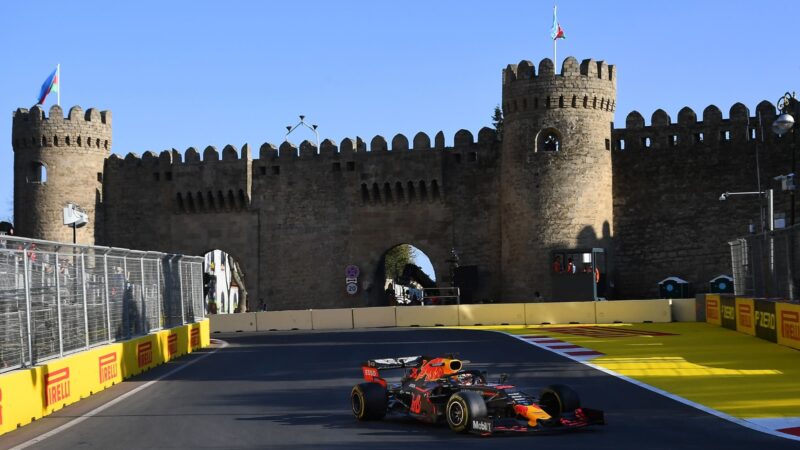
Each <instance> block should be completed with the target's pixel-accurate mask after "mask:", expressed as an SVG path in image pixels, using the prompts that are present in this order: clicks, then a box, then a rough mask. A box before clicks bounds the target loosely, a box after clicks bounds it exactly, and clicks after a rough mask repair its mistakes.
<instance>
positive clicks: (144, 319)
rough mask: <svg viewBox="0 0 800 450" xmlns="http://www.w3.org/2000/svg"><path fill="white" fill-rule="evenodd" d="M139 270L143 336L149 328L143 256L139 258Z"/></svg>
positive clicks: (148, 331) (147, 332)
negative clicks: (140, 274) (140, 273)
mask: <svg viewBox="0 0 800 450" xmlns="http://www.w3.org/2000/svg"><path fill="white" fill-rule="evenodd" d="M139 270H141V272H142V331H144V334H149V333H150V327H148V326H147V289H146V288H145V284H144V255H141V256H140V257H139Z"/></svg>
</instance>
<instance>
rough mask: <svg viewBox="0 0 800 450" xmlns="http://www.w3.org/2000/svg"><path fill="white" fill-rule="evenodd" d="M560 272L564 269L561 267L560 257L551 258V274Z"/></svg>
mask: <svg viewBox="0 0 800 450" xmlns="http://www.w3.org/2000/svg"><path fill="white" fill-rule="evenodd" d="M562 270H564V269H563V268H562V267H561V255H556V256H555V258H553V273H561V271H562Z"/></svg>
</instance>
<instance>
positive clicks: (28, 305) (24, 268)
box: [22, 242, 33, 366]
mask: <svg viewBox="0 0 800 450" xmlns="http://www.w3.org/2000/svg"><path fill="white" fill-rule="evenodd" d="M30 276H31V275H30V273H29V271H28V243H27V242H26V243H25V244H24V245H23V247H22V279H23V283H25V316H26V317H25V319H26V321H27V327H28V362H29V363H30V365H33V337H32V336H31V331H32V327H31V280H30ZM22 365H23V366H25V359H24V358H23V360H22Z"/></svg>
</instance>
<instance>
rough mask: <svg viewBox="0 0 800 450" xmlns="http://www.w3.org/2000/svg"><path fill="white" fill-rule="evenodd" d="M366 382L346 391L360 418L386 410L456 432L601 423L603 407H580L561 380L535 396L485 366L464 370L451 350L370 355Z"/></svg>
mask: <svg viewBox="0 0 800 450" xmlns="http://www.w3.org/2000/svg"><path fill="white" fill-rule="evenodd" d="M361 369H362V372H363V374H364V380H365V381H366V383H361V384H357V385H356V386H355V387H353V390H352V392H351V394H350V400H351V402H352V407H353V414H354V415H355V417H356V419H358V420H378V419H382V418H384V417H385V416H386V414H388V413H397V414H403V415H408V416H411V417H414V418H416V419H418V420H420V421H423V422H428V423H439V422H444V421H446V422H447V424H448V425H449V426H450V429H451V430H453V431H456V432H459V433H476V434H481V435H485V436H488V435H491V434H493V433H497V432H523V433H527V432H536V433H547V432H560V431H568V430H575V429H579V428H583V427H586V426H589V425H603V424H605V420H604V416H603V412H602V411H599V410H595V409H589V408H582V407H581V406H580V400H579V398H578V394H577V393H575V391H573V390H572V389H570V388H569V387H567V386H564V385H560V384H557V385H552V386H548V387H546V388H544V389H543V390H542V391H541V392H540V393H539V395H538V397H535V396H532V395H529V394H526V393H525V392H522V391H520V390H518V389H516V388H515V387H514V386H511V385H509V384H507V383H506V381H507V380H506V379H507V377H506V376H505V375H502V376H501V377H500V380H499V382H498V383H488V382H487V381H486V372H482V371H477V370H464V369H463V363H462V361H460V360H458V359H455V356H454V355H448V356H445V357H437V358H431V357H426V356H407V357H401V358H385V359H372V360H369V361H367V362H366V364H364V365H363V366H362V368H361ZM393 369H396V370H402V371H403V375H402V376H401V378H400V383H398V384H391V385H390V384H389V383H387V381H386V380H385V379H384V378H382V377H381V371H384V370H393Z"/></svg>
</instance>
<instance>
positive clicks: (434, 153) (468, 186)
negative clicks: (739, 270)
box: [12, 57, 791, 310]
mask: <svg viewBox="0 0 800 450" xmlns="http://www.w3.org/2000/svg"><path fill="white" fill-rule="evenodd" d="M615 98H616V74H615V68H614V66H611V65H608V64H606V63H604V62H597V61H593V60H584V61H583V62H581V63H578V61H577V60H575V59H574V58H571V57H570V58H567V59H566V60H565V61H564V63H563V65H562V70H561V73H560V74H556V73H555V70H554V65H553V62H552V61H550V60H548V59H545V60H543V61H541V62H540V63H539V65H538V70H537V69H536V68H534V66H533V64H532V63H531V62H529V61H522V62H520V63H519V64H518V65H510V66H508V67H507V68H506V69H505V70H504V72H503V99H502V104H503V110H504V113H505V124H504V134H503V140H502V141H499V140H498V138H497V136H496V134H495V132H494V131H493V130H490V129H487V128H484V129H482V130H480V132H479V133H478V135H477V136H474V135H473V134H472V133H470V132H469V131H466V130H461V131H459V132H458V133H456V135H455V136H454V138H453V145H452V146H451V147H446V146H445V138H444V135H443V134H442V133H441V132H440V133H439V134H437V135H436V136H435V137H434V138H433V140H431V138H430V137H429V136H427V135H426V134H424V133H418V134H417V135H415V136H414V137H413V139H411V140H409V139H408V138H407V137H405V136H403V135H396V136H394V137H393V138H392V139H391V142H387V140H386V139H384V138H383V137H381V136H376V137H375V138H373V139H372V140H371V141H370V142H369V144H367V143H365V142H363V141H362V140H361V139H359V138H356V139H349V138H348V139H344V140H343V141H342V142H341V144H340V145H337V144H336V143H335V142H333V141H330V140H325V141H323V142H322V143H321V145H320V149H317V148H316V147H315V146H314V145H312V144H310V143H309V142H307V141H306V142H303V143H302V144H301V145H300V148H299V149H298V148H296V147H294V146H293V145H292V144H290V143H288V142H286V143H283V144H282V145H281V148H280V149H278V148H276V147H275V146H273V145H271V144H264V145H262V146H261V147H260V148H259V149H258V154H257V155H254V154H253V152H252V151H251V149H250V147H249V146H247V145H245V146H244V147H243V148H242V149H241V151H239V150H237V149H236V148H235V147H233V146H230V145H229V146H226V147H225V148H224V149H223V150H222V151H221V152H218V151H217V149H215V148H213V147H208V148H206V149H204V150H203V151H202V157H201V154H200V152H198V151H197V150H195V149H193V148H190V149H188V150H186V152H185V153H183V154H182V153H181V152H178V151H177V150H170V151H164V152H161V153H160V154H155V153H153V152H145V153H144V154H143V155H142V156H138V155H136V154H133V153H130V154H128V155H126V156H125V157H124V158H121V157H119V156H117V155H110V156H109V154H110V150H111V113H110V112H108V111H104V112H98V111H96V110H94V109H90V110H88V111H86V113H84V112H83V111H82V110H81V109H80V108H78V107H74V108H72V109H71V110H70V112H69V114H68V116H67V117H64V116H63V112H62V110H61V108H60V107H58V106H54V107H51V108H50V114H49V117H45V115H44V112H43V111H42V109H41V108H40V107H38V106H37V107H34V108H32V109H31V110H30V111H28V110H24V109H20V110H17V112H16V113H15V114H14V122H13V124H14V125H13V136H12V141H13V146H14V152H15V155H14V156H15V158H14V164H15V167H14V173H15V180H14V183H15V184H14V196H15V197H14V208H15V210H14V214H15V220H16V228H17V231H18V234H20V235H23V236H28V237H35V238H41V239H49V240H57V241H71V239H72V234H71V230H70V229H69V228H67V227H64V226H63V225H62V224H61V208H62V207H63V206H64V205H65V204H66V203H67V202H74V203H77V204H78V205H80V206H82V207H83V208H84V209H86V210H87V212H88V213H89V216H90V220H91V224H90V226H88V227H85V228H83V229H80V230H79V231H78V242H80V243H97V244H100V245H110V246H117V247H127V248H136V249H144V250H148V249H150V250H159V251H164V252H174V253H187V254H197V255H202V254H204V253H206V252H208V251H210V250H213V249H220V250H223V251H225V252H227V253H229V254H231V255H232V256H233V257H234V258H236V259H237V261H239V263H240V265H241V267H242V270H243V272H244V274H245V283H246V288H247V290H248V303H249V304H248V308H249V309H251V310H252V309H256V308H258V307H259V306H260V305H261V304H262V302H263V304H265V305H266V307H267V308H268V309H272V310H276V309H298V308H348V307H357V306H376V305H381V304H385V302H386V299H385V298H384V293H383V285H382V282H383V280H384V276H385V274H384V273H383V267H382V262H383V258H384V255H385V253H386V252H387V251H388V250H389V249H391V248H392V247H394V246H396V245H398V244H411V245H413V246H415V247H417V248H419V249H420V250H422V251H423V252H424V253H425V254H426V255H427V256H428V257H429V258H430V259H431V262H432V264H433V268H434V271H435V275H436V278H437V281H438V284H439V285H440V286H449V284H450V269H451V266H450V263H449V261H448V260H449V259H450V257H451V249H455V250H456V252H457V253H458V256H459V257H460V264H461V265H468V266H473V265H474V266H477V268H478V274H479V275H478V280H477V292H475V295H474V299H475V300H477V301H482V300H494V301H520V300H529V299H531V298H532V297H533V295H534V292H536V291H538V292H539V293H540V294H541V295H542V296H543V297H545V298H554V299H555V297H554V292H553V286H552V282H553V279H554V278H553V277H554V275H553V274H552V273H551V266H550V263H551V252H552V251H553V250H556V249H574V248H591V247H601V248H604V249H606V251H607V252H608V255H609V266H608V269H609V276H610V281H611V282H612V283H613V286H612V289H611V291H610V292H609V294H610V295H609V296H610V297H611V298H637V297H638V298H642V297H645V298H646V297H655V296H657V295H658V288H657V282H658V281H660V280H662V279H664V278H666V277H668V276H678V277H681V278H684V279H686V280H689V281H690V282H692V283H694V285H695V289H696V290H697V291H699V292H702V291H705V290H706V289H707V285H706V284H705V283H706V282H707V281H708V280H710V279H711V278H714V277H716V276H717V275H720V274H730V273H731V261H730V251H729V248H728V244H727V242H728V241H729V240H731V239H733V238H735V237H737V236H741V235H743V234H745V232H746V229H747V224H748V223H750V222H753V223H756V224H758V220H759V199H758V197H756V196H744V197H732V198H730V199H729V200H728V201H726V202H720V201H719V196H720V194H721V193H722V192H726V191H731V192H737V191H755V190H757V189H758V187H757V184H756V179H757V178H756V159H755V155H756V151H757V150H758V153H759V155H760V157H759V166H760V172H761V180H762V186H761V188H762V189H766V188H769V187H774V188H776V196H775V211H776V213H777V214H781V213H784V214H785V215H786V216H787V218H788V216H789V196H788V195H787V194H786V193H782V192H780V191H779V190H777V189H779V186H778V183H776V182H774V181H772V178H773V177H775V176H777V175H781V174H786V173H788V172H790V171H791V147H790V143H789V138H782V139H778V138H776V137H775V136H774V135H773V134H772V133H771V132H770V130H769V127H770V125H771V123H772V122H773V120H774V119H775V111H774V108H773V106H772V105H771V104H770V103H768V102H762V103H761V104H760V105H759V106H758V108H757V113H756V114H754V115H753V116H751V114H750V112H749V111H748V110H747V108H746V107H745V106H743V105H741V104H736V105H734V106H733V107H732V108H731V109H730V112H729V114H728V118H723V115H722V113H721V111H720V110H719V109H718V108H716V107H714V106H710V107H708V108H706V109H705V110H704V111H703V114H702V118H701V120H698V118H697V116H696V114H695V113H694V112H693V111H691V110H690V109H688V108H684V109H683V110H681V112H680V113H679V114H678V118H677V121H676V122H675V123H672V120H671V119H670V118H669V116H668V115H667V114H666V113H665V112H663V111H661V110H659V111H656V112H655V113H654V114H653V116H652V118H651V120H650V123H649V124H646V123H645V120H644V118H643V117H642V116H641V114H639V113H638V112H633V113H631V114H629V115H628V116H627V118H626V121H625V126H624V127H621V128H614V127H613V123H612V120H613V114H614V108H615ZM762 125H763V126H762ZM762 129H764V130H766V132H765V133H763V136H762ZM548 134H552V135H554V136H557V137H558V141H559V147H558V149H557V150H556V151H552V150H548V147H546V146H544V147H543V146H542V145H541V144H542V143H543V142H544V141H543V137H544V136H547V135H548ZM38 165H42V166H44V167H45V168H46V171H47V181H46V182H41V180H37V179H36V178H35V175H36V168H37V167H38ZM349 265H356V266H358V267H359V268H360V270H361V274H360V276H359V292H358V293H357V294H356V295H348V294H347V293H346V291H345V268H346V267H347V266H349Z"/></svg>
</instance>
